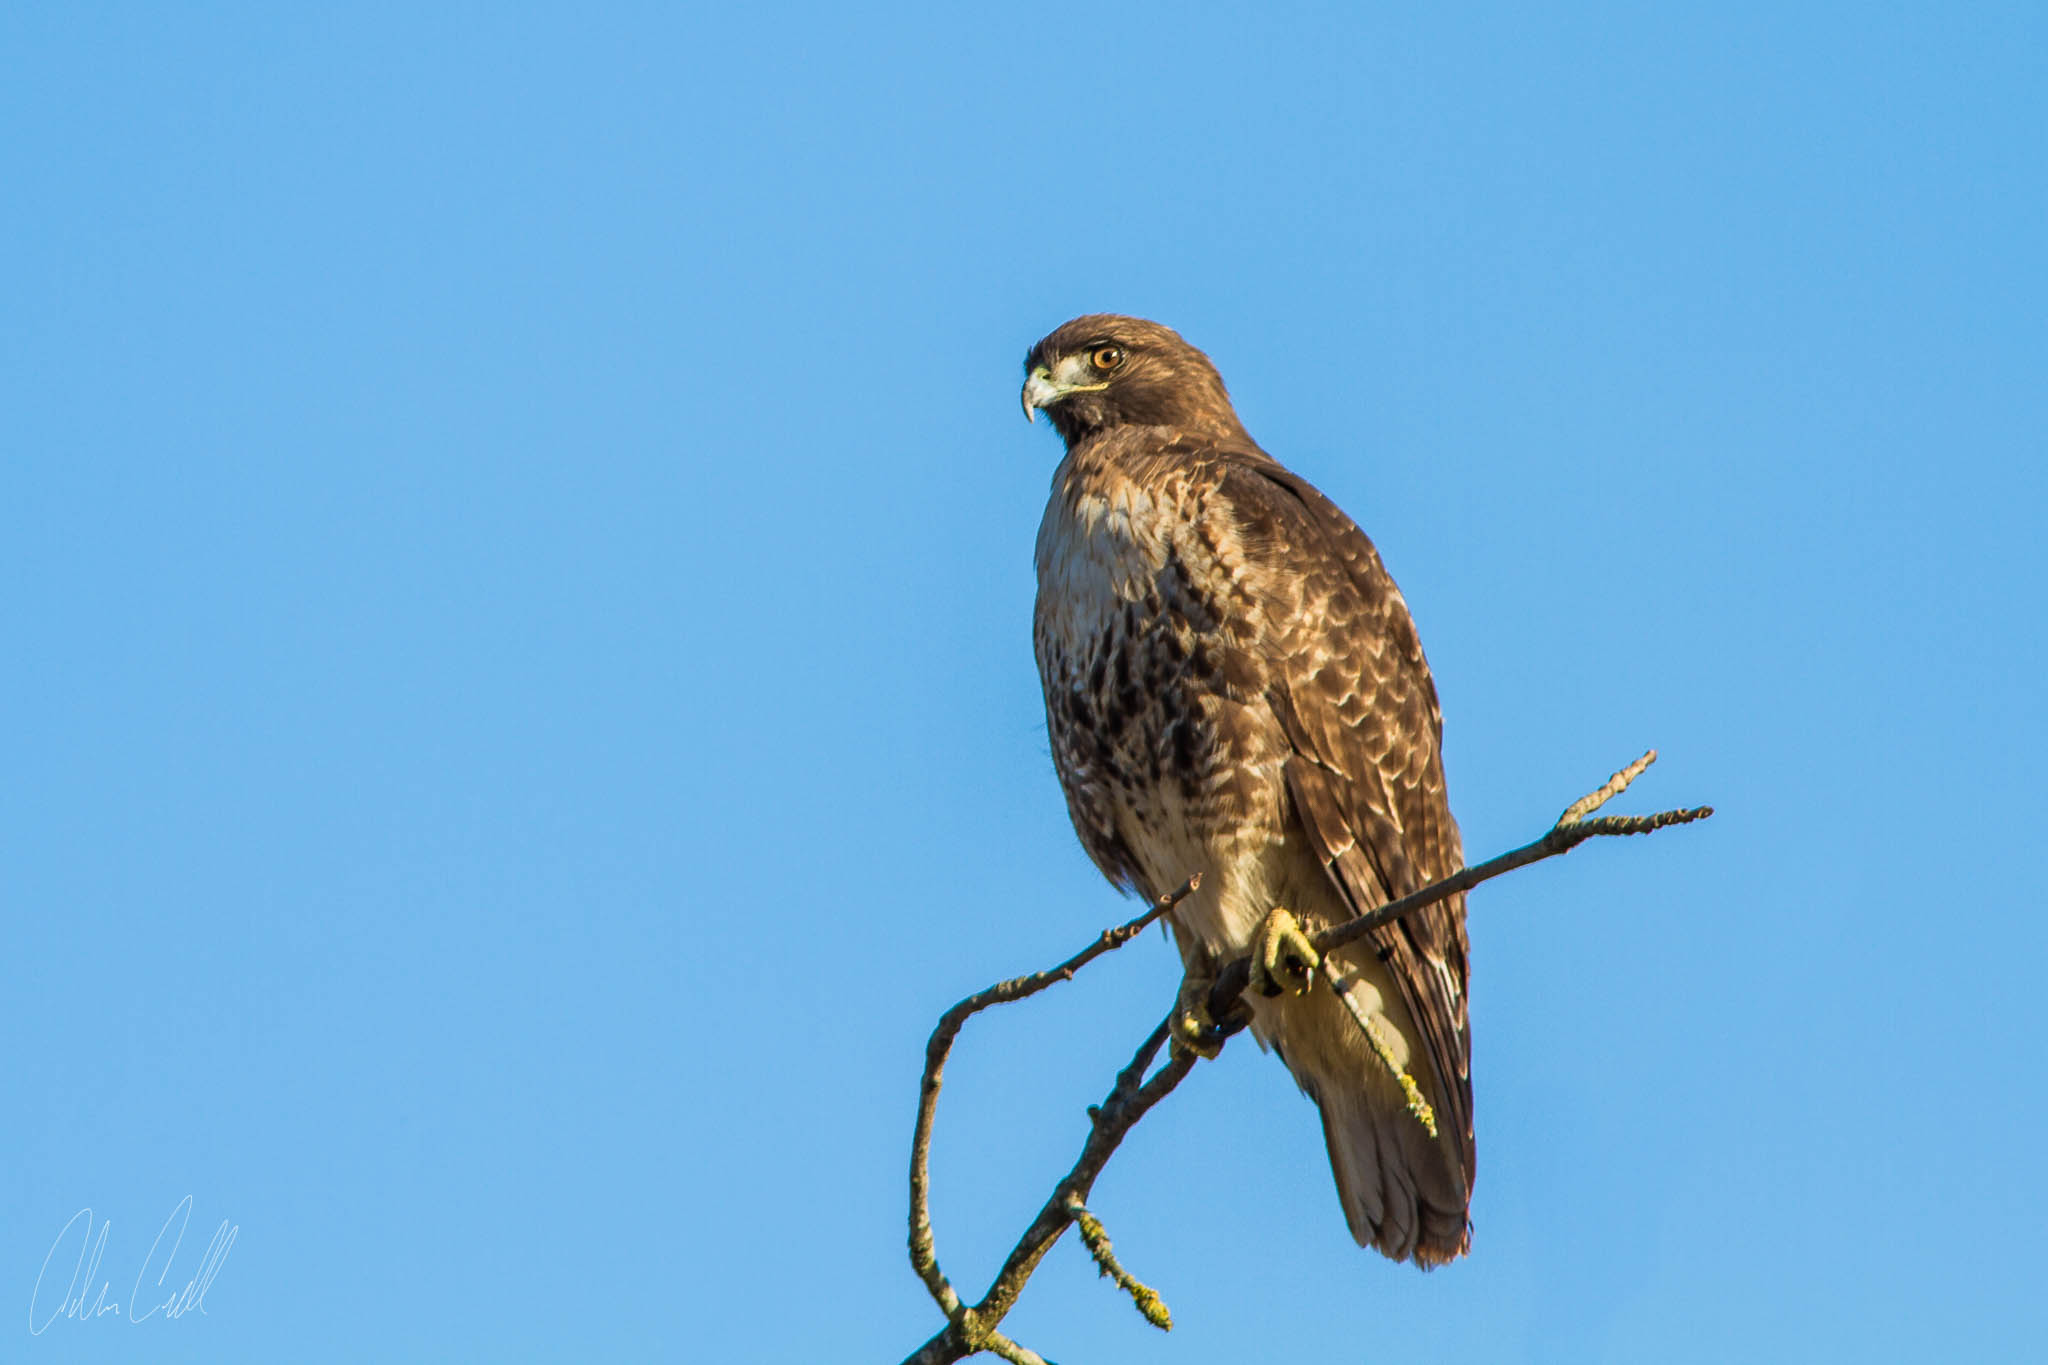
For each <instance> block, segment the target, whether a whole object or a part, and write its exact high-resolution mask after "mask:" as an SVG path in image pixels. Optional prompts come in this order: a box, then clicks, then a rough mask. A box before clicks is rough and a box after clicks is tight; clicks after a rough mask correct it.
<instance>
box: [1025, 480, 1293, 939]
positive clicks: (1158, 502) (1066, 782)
mask: <svg viewBox="0 0 2048 1365" xmlns="http://www.w3.org/2000/svg"><path fill="white" fill-rule="evenodd" d="M1205 491H1206V490H1205V489H1204V488H1203V486H1202V484H1201V482H1200V471H1199V469H1195V470H1190V469H1188V468H1187V467H1185V466H1182V467H1179V468H1174V469H1169V470H1166V471H1163V472H1162V473H1161V474H1160V475H1159V476H1158V477H1156V478H1151V479H1144V478H1137V477H1133V476H1132V475H1131V474H1130V473H1129V472H1127V471H1125V470H1123V469H1120V468H1117V467H1115V466H1108V467H1102V466H1097V467H1095V468H1092V469H1085V468H1075V467H1074V462H1073V461H1072V460H1071V459H1070V460H1069V461H1068V463H1067V464H1064V465H1062V466H1061V469H1060V472H1059V474H1058V475H1057V476H1056V477H1055V479H1054V487H1053V497H1052V500H1051V502H1050V504H1049V505H1048V506H1047V508H1046V513H1045V520H1044V522H1043V524H1042V525H1041V526H1040V528H1039V536H1038V554H1037V560H1038V612H1037V622H1036V632H1035V634H1036V644H1037V653H1038V665H1039V672H1040V676H1041V679H1042V681H1043V683H1044V685H1045V701H1046V724H1047V731H1048V734H1049V735H1050V737H1051V741H1052V751H1053V762H1054V766H1055V767H1056V768H1057V769H1058V771H1059V776H1060V782H1061V785H1062V787H1063V788H1064V789H1065V791H1066V795H1067V802H1068V808H1069V811H1070V813H1071V814H1072V815H1073V818H1074V826H1075V828H1076V830H1077V831H1079V832H1080V834H1081V840H1082V843H1083V845H1084V846H1086V848H1087V849H1088V852H1089V854H1090V856H1091V857H1093V858H1094V859H1095V862H1096V864H1097V865H1098V866H1100V867H1101V868H1102V870H1103V872H1104V873H1105V874H1106V875H1107V876H1108V877H1109V878H1110V879H1111V880H1112V881H1114V882H1117V883H1118V884H1120V885H1123V886H1127V887H1131V888H1133V889H1135V890H1137V891H1139V892H1140V893H1142V894H1144V895H1146V896H1148V897H1149V896H1157V895H1160V894H1162V893H1163V892H1165V891H1167V890H1169V889H1171V888H1172V887H1174V886H1176V885H1178V884H1179V883H1180V882H1181V881H1183V880H1184V879H1185V878H1186V877H1187V876H1188V875H1189V874H1190V873H1191V872H1203V873H1205V874H1214V873H1216V872H1219V871H1221V872H1223V873H1224V874H1225V876H1226V877H1241V876H1251V875H1257V873H1258V872H1259V869H1260V868H1262V867H1264V866H1266V865H1267V864H1268V863H1269V862H1270V859H1268V858H1266V857H1264V856H1262V850H1263V849H1264V847H1265V846H1266V845H1268V844H1270V843H1272V841H1273V833H1274V831H1276V830H1278V829H1279V828H1280V827H1281V826H1282V824H1283V822H1284V818H1285V817H1284V814H1283V812H1282V810H1281V806H1282V797H1281V786H1280V778H1279V774H1280V764H1281V762H1282V761H1283V759H1284V756H1285V753H1284V740H1283V737H1282V736H1281V735H1280V734H1279V733H1278V729H1277V726H1275V725H1274V723H1273V721H1272V717H1271V715H1270V712H1269V711H1268V710H1267V708H1266V707H1265V704H1264V700H1263V694H1264V691H1265V669H1264V667H1263V665H1262V663H1261V661H1260V658H1259V655H1258V651H1257V649H1256V647H1255V646H1254V645H1253V643H1252V639H1253V637H1254V636H1255V634H1256V631H1255V630H1254V629H1253V627H1254V625H1255V621H1254V620H1253V619H1252V618H1253V617H1254V616H1255V614H1256V607H1255V602H1256V596H1255V594H1253V593H1251V592H1250V591H1249V590H1248V588H1247V585H1246V584H1245V583H1244V582H1243V581H1241V580H1242V577H1243V575H1244V573H1245V565H1244V560H1243V557H1242V556H1241V555H1238V554H1236V546H1235V545H1234V542H1233V541H1232V527H1231V525H1230V523H1229V522H1228V519H1227V518H1218V517H1212V516H1210V515H1209V514H1208V513H1207V511H1206V506H1205V501H1206V500H1205V498H1204V493H1205ZM1247 841H1250V842H1251V843H1252V844H1254V845H1256V847H1246V846H1245V845H1246V842H1247ZM1247 855H1249V856H1247ZM1225 891H1226V888H1225V887H1224V886H1223V885H1221V884H1219V883H1218V881H1217V879H1216V877H1215V876H1214V875H1210V876H1209V880H1208V882H1207V884H1205V886H1204V892H1203V895H1202V896H1201V897H1200V898H1199V899H1200V901H1201V902H1203V904H1202V905H1201V906H1199V907H1197V906H1194V905H1191V906H1189V907H1188V909H1189V911H1190V917H1191V918H1195V919H1200V920H1207V921H1212V923H1207V924H1203V925H1202V929H1201V936H1202V937H1203V938H1205V939H1212V940H1229V941H1235V940H1236V939H1238V938H1239V934H1238V933H1237V932H1236V929H1237V926H1235V925H1234V924H1233V925H1229V926H1224V925H1222V924H1220V923H1213V921H1214V917H1215V915H1216V906H1217V903H1218V898H1219V897H1221V896H1222V895H1223V894H1224V893H1225ZM1233 899H1237V898H1233Z"/></svg>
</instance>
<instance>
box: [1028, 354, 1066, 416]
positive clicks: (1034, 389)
mask: <svg viewBox="0 0 2048 1365" xmlns="http://www.w3.org/2000/svg"><path fill="white" fill-rule="evenodd" d="M1065 392H1066V390H1064V389H1062V388H1061V387H1060V386H1059V385H1057V384H1055V383H1053V382H1052V371H1051V370H1048V369H1047V368H1045V366H1043V365H1040V366H1039V367H1038V368H1037V369H1035V370H1033V371H1032V372H1031V377H1030V378H1029V379H1027V380H1025V381H1024V394H1023V398H1024V420H1025V421H1027V422H1036V421H1037V420H1038V410H1039V409H1040V408H1042V407H1045V406H1046V405H1047V404H1049V403H1052V402H1054V401H1056V400H1057V399H1058V398H1059V396H1060V395H1061V394H1062V393H1065Z"/></svg>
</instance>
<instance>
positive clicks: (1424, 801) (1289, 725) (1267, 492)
mask: <svg viewBox="0 0 2048 1365" xmlns="http://www.w3.org/2000/svg"><path fill="white" fill-rule="evenodd" d="M1221 458H1222V459H1223V461H1224V463H1225V465H1226V468H1225V470H1224V472H1223V475H1222V478H1221V480H1220V482H1219V484H1218V486H1217V491H1218V493H1219V494H1220V495H1221V496H1222V497H1223V498H1224V499H1226V500H1227V502H1228V503H1229V506H1230V511H1231V514H1232V515H1233V516H1235V517H1237V519H1238V521H1239V524H1240V540H1241V541H1242V542H1243V543H1244V544H1245V545H1246V546H1247V547H1248V553H1251V554H1253V555H1255V556H1256V557H1259V558H1262V559H1264V560H1266V561H1267V562H1268V563H1269V564H1271V565H1272V567H1274V568H1276V569H1277V570H1279V571H1280V572H1281V573H1282V574H1283V575H1291V577H1292V580H1293V583H1294V585H1295V588H1296V590H1298V593H1299V598H1298V600H1296V601H1294V602H1292V603H1291V604H1290V605H1291V606H1292V608H1293V610H1292V611H1291V612H1289V613H1286V615H1287V616H1288V617H1289V620H1287V621H1285V622H1281V623H1280V624H1283V625H1286V626H1288V627H1289V628H1288V629H1284V630H1282V631H1279V632H1278V636H1279V638H1280V639H1281V641H1282V642H1283V643H1282V645H1281V654H1282V655H1283V657H1281V658H1278V659H1275V660H1273V661H1271V662H1272V664H1273V670H1272V676H1271V680H1270V683H1269V688H1268V692H1267V702H1268V704H1269V705H1270V706H1271V707H1272V709H1273V712H1274V714H1275V716H1276V718H1277V719H1278V720H1279V722H1280V725H1281V727H1282V730H1283V732H1284V733H1285V734H1286V736H1287V738H1288V742H1289V744H1290V745H1291V747H1292V749H1293V753H1292V755H1291V756H1290V757H1289V758H1288V759H1287V761H1286V780H1287V790H1288V794H1289V796H1290V797H1291V799H1292V801H1293V804H1294V808H1295V811H1296V813H1297V814H1298V815H1299V817H1300V820H1301V824H1302V828H1303V830H1304V832H1305V833H1306V834H1307V836H1308V838H1309V840H1310V843H1311V845H1312V847H1313V848H1314V849H1315V852H1316V854H1317V857H1318V858H1319V859H1320V861H1321V862H1322V864H1323V866H1324V868H1325V869H1326V870H1327V871H1328V873H1329V876H1330V879H1331V881H1332V883H1333V884H1334V885H1335V887H1336V889H1337V890H1338V892H1339V894H1340V895H1341V896H1342V898H1343V900H1344V902H1345V904H1346V905H1347V906H1349V907H1350V909H1351V912H1352V913H1353V914H1354V915H1357V914H1364V913H1365V912H1367V911H1369V910H1372V909H1375V908H1377V907H1378V906H1380V905H1382V904H1385V903H1386V902H1387V901H1389V900H1393V899H1396V898H1398V897H1401V896H1405V895H1407V894H1409V893H1410V892H1412V891H1417V890H1419V889H1421V888H1422V887H1423V886H1426V885H1428V884H1429V883H1430V882H1433V881H1436V880H1439V879H1441V878H1443V877H1446V876H1448V875H1450V874H1451V873H1452V872H1455V871H1456V870H1457V869H1458V868H1459V867H1460V866H1462V865H1463V862H1464V852H1463V848H1462V846H1461V843H1460V841H1459V838H1458V827H1457V822H1456V821H1455V820H1454V819H1453V818H1452V816H1451V812H1450V806H1449V802H1448V798H1447V797H1446V794H1445V786H1444V772H1443V755H1442V734H1443V713H1442V710H1441V709H1440V707H1439V705H1438V701H1437V694H1436V684H1435V682H1434V680H1433V679H1432V678H1431V677H1430V673H1429V664H1428V662H1427V661H1426V660H1425V659H1424V657H1423V654H1422V646H1421V641H1420V638H1419V636H1418V635H1417V633H1416V630H1415V625H1414V622H1413V621H1412V620H1411V619H1410V617H1409V615H1408V607H1407V604H1406V602H1404V601H1403V600H1402V597H1401V594H1400V592H1399V590H1398V589H1397V588H1396V587H1395V586H1394V581H1393V579H1392V577H1391V576H1390V575H1389V574H1388V573H1387V571H1386V568H1385V566H1384V565H1383V564H1382V563H1381V562H1380V558H1379V553H1378V551H1376V550H1375V549H1374V548H1373V545H1372V542H1371V541H1370V540H1368V539H1367V538H1366V535H1365V533H1364V532H1363V531H1361V530H1359V529H1358V526H1357V525H1356V524H1355V523H1354V522H1353V521H1352V520H1351V519H1350V518H1349V517H1348V516H1346V515H1345V514H1344V513H1343V512H1342V511H1341V510H1339V509H1338V507H1337V506H1336V504H1334V503H1332V502H1331V501H1330V500H1329V499H1328V498H1326V497H1324V496H1323V495H1322V494H1321V493H1320V492H1318V491H1317V490H1316V489H1315V488H1314V487H1313V486H1312V485H1311V484H1309V483H1308V482H1307V481H1306V480H1304V479H1302V478H1300V477H1299V476H1298V475H1295V474H1293V473H1292V472H1290V471H1288V470H1286V469H1285V468H1283V467H1281V466H1280V465H1279V464H1277V463H1275V462H1273V461H1272V460H1270V459H1269V458H1268V457H1266V456H1265V455H1264V454H1263V453H1257V454H1252V453H1245V454H1226V455H1224V456H1223V457H1221ZM1368 942H1370V944H1371V945H1372V948H1373V950H1374V951H1375V952H1376V953H1377V954H1378V955H1379V956H1380V958H1381V959H1382V960H1383V961H1385V962H1386V963H1387V964H1388V967H1389V969H1390V970H1391V972H1392V974H1393V976H1394V978H1395V981H1396V983H1397V984H1398V986H1399V988H1400V991H1401V995H1402V998H1403V1000H1404V1003H1405V1004H1406V1005H1407V1007H1408V1011H1409V1013H1410V1014H1411V1015H1412V1016H1413V1017H1414V1019H1415V1020H1416V1023H1417V1026H1418V1028H1419V1029H1420V1030H1421V1032H1422V1041H1423V1044H1424V1047H1425V1050H1426V1052H1427V1055H1428V1058H1429V1061H1430V1065H1431V1068H1432V1070H1433V1071H1434V1073H1435V1076H1436V1078H1437V1085H1436V1087H1435V1089H1436V1091H1437V1093H1438V1094H1439V1095H1440V1096H1441V1098H1442V1102H1443V1105H1444V1107H1446V1108H1448V1109H1449V1111H1450V1116H1451V1119H1452V1123H1453V1125H1454V1126H1453V1129H1452V1131H1454V1132H1455V1133H1457V1134H1458V1135H1459V1138H1460V1154H1461V1157H1462V1161H1463V1167H1464V1174H1465V1181H1466V1187H1467V1188H1468V1189H1469V1188H1470V1187H1471V1181H1472V1176H1473V1168H1474V1163H1475V1144H1474V1140H1473V1131H1472V1067H1471V1055H1472V1051H1471V1049H1472V1043H1471V1025H1470V1017H1469V1014H1468V1012H1467V1008H1466V996H1465V991H1466V982H1467V977H1468V971H1469V968H1468V961H1467V942H1466V937H1465V903H1464V897H1463V896H1457V897H1454V898H1452V899H1451V900H1448V901H1444V902H1441V903H1439V904H1437V905H1434V906H1430V907H1428V908H1426V909H1423V910H1420V911H1417V912H1416V913H1415V914H1412V915H1409V916H1407V917H1405V918H1404V919H1402V920H1400V921H1399V922H1397V923H1395V924H1391V925H1387V926H1385V927H1383V928H1381V929H1378V930H1375V931H1374V933H1373V934H1372V935H1371V937H1370V938H1369V940H1368Z"/></svg>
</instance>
